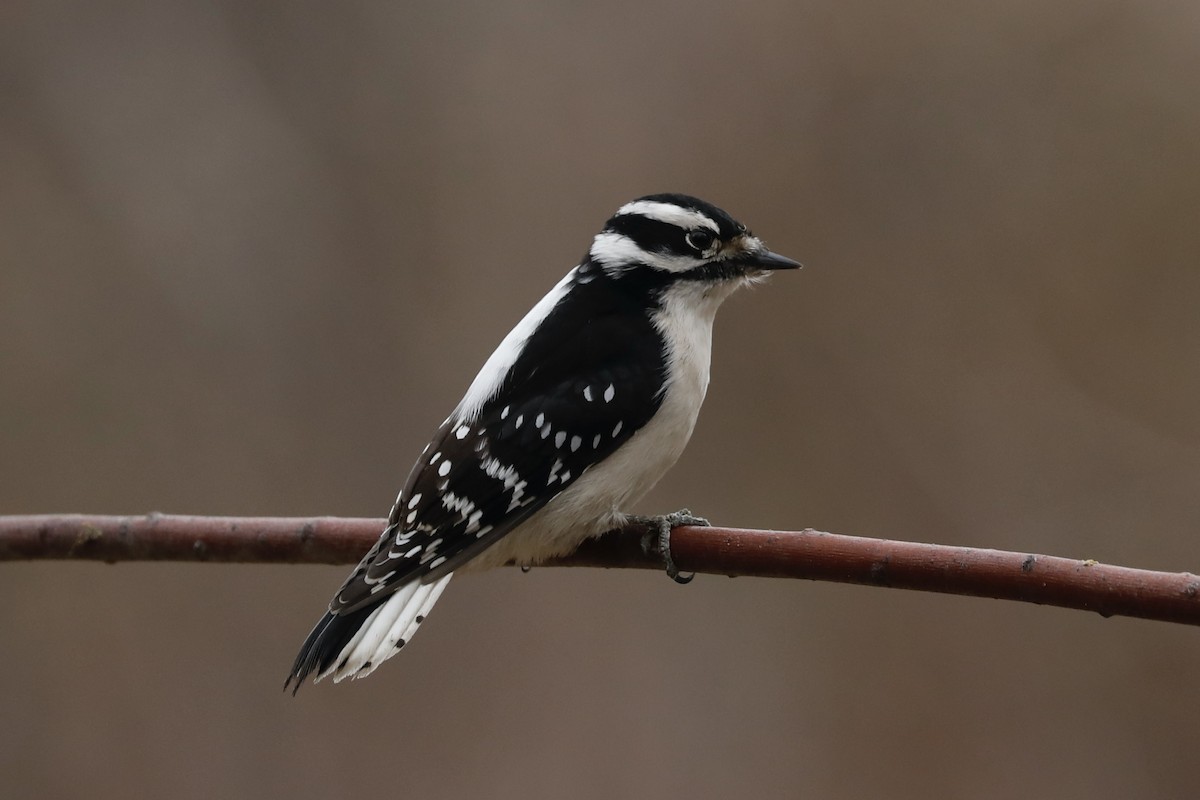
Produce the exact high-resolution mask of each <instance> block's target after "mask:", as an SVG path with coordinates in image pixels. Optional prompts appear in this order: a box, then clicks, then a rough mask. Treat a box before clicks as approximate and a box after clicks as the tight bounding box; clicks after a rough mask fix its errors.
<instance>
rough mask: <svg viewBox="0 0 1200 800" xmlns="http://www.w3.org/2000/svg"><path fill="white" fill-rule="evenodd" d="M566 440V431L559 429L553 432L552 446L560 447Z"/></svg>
mask: <svg viewBox="0 0 1200 800" xmlns="http://www.w3.org/2000/svg"><path fill="white" fill-rule="evenodd" d="M566 441H567V432H566V431H559V432H558V433H556V434H554V446H555V447H562V446H563V443H564V442H566Z"/></svg>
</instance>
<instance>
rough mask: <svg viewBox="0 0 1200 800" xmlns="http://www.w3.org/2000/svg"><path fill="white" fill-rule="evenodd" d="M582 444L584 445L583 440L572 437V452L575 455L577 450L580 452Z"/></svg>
mask: <svg viewBox="0 0 1200 800" xmlns="http://www.w3.org/2000/svg"><path fill="white" fill-rule="evenodd" d="M581 444H583V439H580V438H579V437H578V436H572V437H571V452H572V453H574V452H575V451H576V450H578V449H579V445H581Z"/></svg>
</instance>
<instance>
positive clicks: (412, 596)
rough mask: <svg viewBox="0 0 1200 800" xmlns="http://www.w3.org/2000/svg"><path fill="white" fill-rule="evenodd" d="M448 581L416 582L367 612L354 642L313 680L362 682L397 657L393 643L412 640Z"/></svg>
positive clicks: (448, 576)
mask: <svg viewBox="0 0 1200 800" xmlns="http://www.w3.org/2000/svg"><path fill="white" fill-rule="evenodd" d="M452 577H454V573H450V574H449V575H445V576H443V577H441V578H439V579H438V580H436V581H434V582H433V583H421V582H420V581H419V580H417V581H413V582H412V583H409V584H406V585H405V586H402V587H400V588H399V589H398V590H396V592H395V593H394V594H392V596H391V597H390V598H388V600H387V601H386V602H385V603H383V604H382V605H380V606H379V608H377V609H375V610H374V611H372V612H371V614H370V615H369V616H368V617H367V618H366V620H365V621H364V622H363V624H362V627H360V628H359V629H358V632H357V633H356V634H354V638H353V639H351V640H350V641H349V642H347V643H346V646H345V647H344V648H342V652H340V653H338V657H337V659H336V660H335V661H334V663H333V665H332V666H330V667H329V669H327V670H325V671H324V672H322V673H321V674H320V675H318V676H317V680H318V681H319V680H321V679H322V678H324V677H325V676H327V675H332V676H333V681H334V683H337V682H339V681H341V680H342V679H343V678H365V677H367V676H368V675H370V674H371V673H372V672H373V671H374V670H375V668H376V667H378V666H379V665H380V664H382V663H383V662H384V661H387V660H388V659H389V658H391V657H392V656H394V655H396V653H399V652H400V650H399V648H397V647H396V643H397V642H400V641H401V640H403V641H404V642H405V643H406V644H407V643H408V641H409V640H411V639H412V637H413V634H414V633H416V632H417V628H418V627H420V625H421V622H423V621H424V619H425V617H427V616H428V615H429V611H430V609H432V608H433V604H434V603H436V602H437V600H438V598H439V597H441V596H442V591H443V590H444V589H445V588H446V584H447V583H449V582H450V579H451V578H452ZM339 665H340V666H339Z"/></svg>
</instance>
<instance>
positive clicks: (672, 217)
mask: <svg viewBox="0 0 1200 800" xmlns="http://www.w3.org/2000/svg"><path fill="white" fill-rule="evenodd" d="M626 214H636V215H638V216H639V217H646V218H647V219H654V220H658V221H659V222H665V223H667V224H668V225H674V226H675V227H677V228H683V229H684V230H695V229H696V228H707V229H708V230H710V231H712V232H713V233H720V232H721V229H720V228H719V227H717V223H715V222H713V221H712V220H711V219H709V218H708V217H706V216H705V215H704V214H701V213H700V212H699V211H694V210H692V209H690V208H682V207H680V206H677V205H675V204H674V203H662V202H659V201H656V200H635V201H634V202H632V203H626V204H625V205H623V206H621V207H620V208H619V209H618V210H617V216H618V217H620V216H624V215H626Z"/></svg>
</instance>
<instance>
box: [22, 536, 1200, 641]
mask: <svg viewBox="0 0 1200 800" xmlns="http://www.w3.org/2000/svg"><path fill="white" fill-rule="evenodd" d="M384 524H385V522H384V520H382V519H347V518H338V517H311V518H299V517H297V518H288V517H198V516H179V515H167V514H148V515H145V516H129V517H112V516H87V515H79V514H67V515H46V516H9V517H0V561H24V560H45V559H67V560H94V561H105V562H108V563H116V562H120V561H191V562H222V563H234V562H236V563H260V564H267V563H270V564H353V563H357V561H358V560H359V558H361V557H362V554H363V553H364V552H366V551H367V549H368V548H370V546H371V545H372V544H374V542H375V540H376V539H377V538H378V537H379V534H380V531H382V530H383V527H384ZM645 533H646V531H645V530H644V529H642V528H640V527H638V526H635V525H631V526H629V527H628V528H626V529H624V530H620V531H612V532H610V533H608V534H605V535H604V536H602V537H600V538H598V539H595V540H592V541H589V542H587V543H586V544H585V545H584V546H583V547H581V548H580V550H579V551H578V552H576V553H575V554H573V555H571V556H568V557H566V558H562V559H559V560H557V561H554V562H552V563H549V564H546V565H545V566H565V567H606V568H637V569H662V562H661V561H660V559H659V558H658V557H657V556H656V555H654V554H647V553H645V552H643V550H642V546H641V541H642V537H643V535H644V534H645ZM671 551H672V553H673V555H674V557H675V562H676V563H677V564H678V565H679V568H680V569H681V570H684V571H685V572H699V573H708V574H714V575H728V576H731V577H733V576H754V577H763V578H805V579H809V580H822V581H836V582H840V583H855V584H862V585H867V586H884V587H890V588H894V589H915V590H919V591H927V592H942V593H946V594H960V595H970V596H975V597H993V598H997V599H1005V600H1021V601H1024V602H1028V603H1038V604H1043V605H1051V606H1059V607H1062V608H1076V609H1081V610H1086V611H1095V612H1097V613H1099V614H1101V615H1103V616H1105V617H1109V616H1128V617H1140V618H1143V619H1156V620H1162V621H1166V622H1178V623H1184V624H1188V625H1200V577H1198V576H1196V575H1193V574H1190V573H1187V572H1180V573H1170V572H1154V571H1151V570H1143V569H1131V568H1129V567H1118V566H1112V565H1108V564H1100V563H1097V562H1095V561H1090V560H1088V561H1080V560H1076V559H1069V558H1059V557H1056V556H1044V555H1033V554H1028V553H1014V552H1007V551H1003V550H984V549H976V548H971V547H950V546H946V545H934V544H920V543H916V542H899V541H891V540H888V539H869V538H863V537H858V536H841V535H837V534H832V533H822V532H820V531H814V530H804V531H762V530H746V529H739V528H718V527H712V528H693V527H682V528H676V529H675V531H674V532H673V533H672V536H671Z"/></svg>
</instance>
